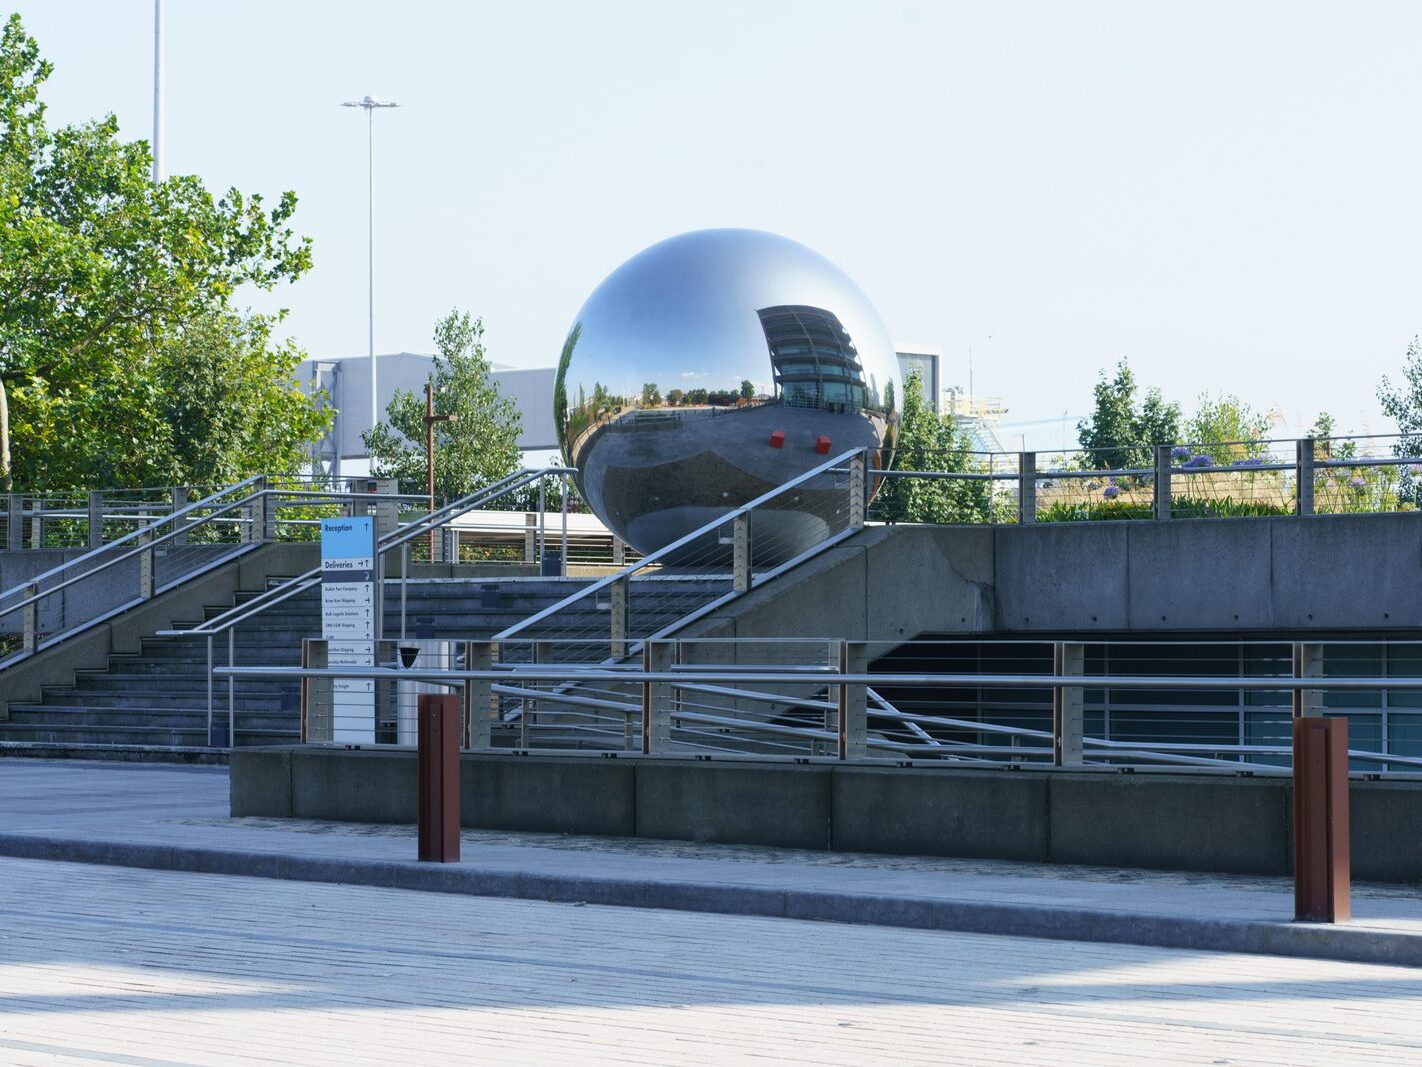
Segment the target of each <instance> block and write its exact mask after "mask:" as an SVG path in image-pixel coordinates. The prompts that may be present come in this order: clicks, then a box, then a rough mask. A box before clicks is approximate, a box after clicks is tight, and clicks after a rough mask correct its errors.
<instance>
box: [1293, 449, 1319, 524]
mask: <svg viewBox="0 0 1422 1067" xmlns="http://www.w3.org/2000/svg"><path fill="white" fill-rule="evenodd" d="M1296 445H1297V448H1298V460H1297V466H1296V467H1295V468H1294V477H1295V479H1297V490H1298V491H1297V496H1298V513H1299V514H1300V515H1312V514H1313V478H1314V473H1313V472H1314V466H1313V457H1314V440H1313V438H1312V437H1301V438H1300V439H1299V440H1298V441H1297V442H1296Z"/></svg>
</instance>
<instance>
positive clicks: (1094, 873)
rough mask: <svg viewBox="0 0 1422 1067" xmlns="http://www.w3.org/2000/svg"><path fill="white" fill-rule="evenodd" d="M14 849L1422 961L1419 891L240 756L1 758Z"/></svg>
mask: <svg viewBox="0 0 1422 1067" xmlns="http://www.w3.org/2000/svg"><path fill="white" fill-rule="evenodd" d="M0 854H4V855H10V856H16V857H21V856H23V857H30V858H48V859H63V860H70V861H79V862H86V863H107V864H115V865H119V866H132V867H150V868H160V869H169V868H170V869H176V870H189V871H208V872H213V873H224V874H250V875H260V876H264V877H273V878H286V879H296V880H305V881H326V882H343V883H350V884H360V885H376V886H387V887H396V888H407V889H424V890H437V891H443V892H453V893H469V894H477V895H484V896H502V897H518V898H525V899H543V900H560V901H579V902H590V903H602V904H617V905H623V906H637V907H655V908H672V909H680V910H692V911H708V912H725V913H738V914H748V915H770V916H783V917H796V918H807V919H824V920H834V921H842V922H858V923H873V924H879V925H885V926H901V927H914V928H926V929H942V930H960V931H973V932H979V933H998V934H1016V935H1024V936H1035V937H1049V938H1062V939H1069V940H1082V941H1114V942H1123V943H1133V944H1143V945H1159V946H1174V947H1190V948H1204V949H1216V950H1223V951H1242V952H1264V953H1271V954H1280V955H1294V956H1310V957H1316V958H1331V959H1347V960H1358V961H1369V962H1389V963H1400V964H1406V965H1410V966H1422V894H1419V892H1418V890H1417V889H1416V888H1414V887H1408V886H1380V885H1359V886H1355V889H1354V901H1353V905H1354V913H1355V916H1356V918H1355V920H1354V921H1353V922H1352V923H1349V924H1346V925H1339V926H1320V925H1314V924H1296V923H1292V922H1290V921H1289V919H1290V916H1291V913H1292V887H1291V884H1290V882H1289V881H1288V880H1287V879H1279V878H1266V877H1246V876H1224V875H1201V874H1178V873H1171V872H1155V871H1126V870H1112V869H1106V868H1088V867H1066V866H1050V865H1038V864H1018V863H1008V862H1001V861H984V860H954V859H940V858H931V857H898V856H876V855H867V854H846V853H829V852H809V851H799V850H787V849H772V848H759V847H737V846H722V845H700V844H694V843H687V842H669V841H648V840H641V839H614V838H592V837H573V836H565V835H556V834H527V833H525V834H520V833H501V832H493V831H466V832H465V833H464V834H463V854H464V860H463V862H461V863H458V864H420V863H416V862H414V860H413V858H414V854H415V840H414V828H413V827H409V826H370V825H356V824H343V823H328V822H313V821H307V820H281V819H253V818H247V819H233V818H230V817H228V816H227V772H226V769H225V768H208V767H157V766H151V765H146V766H133V765H112V764H99V763H77V762H71V761H64V762H53V763H51V762H45V761H28V760H26V761H18V760H4V761H0Z"/></svg>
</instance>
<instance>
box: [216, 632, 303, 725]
mask: <svg viewBox="0 0 1422 1067" xmlns="http://www.w3.org/2000/svg"><path fill="white" fill-rule="evenodd" d="M305 645H306V642H305V641H302V649H301V665H302V666H303V667H309V666H311V664H309V663H308V662H307V661H306V648H305ZM306 686H307V679H305V678H303V679H301V740H302V741H303V742H304V741H305V740H306ZM207 743H208V746H209V747H211V746H212V634H208V635H207Z"/></svg>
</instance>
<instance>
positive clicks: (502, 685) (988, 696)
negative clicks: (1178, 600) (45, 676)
mask: <svg viewBox="0 0 1422 1067" xmlns="http://www.w3.org/2000/svg"><path fill="white" fill-rule="evenodd" d="M1025 643H1026V644H1032V642H1025ZM1002 644H1003V645H1004V646H1006V645H1011V644H1015V642H1003V643H1002ZM1035 644H1041V642H1036V643H1035ZM1048 644H1049V645H1050V657H1049V658H1048V660H1047V661H1046V662H1045V664H1044V666H1045V669H1044V670H1003V669H993V670H988V671H964V670H961V669H957V668H952V669H945V670H923V669H897V667H896V666H895V665H893V664H886V663H880V665H879V666H880V669H878V670H874V671H870V670H867V669H865V666H866V662H867V656H868V654H869V648H868V647H867V646H865V645H864V644H862V643H858V642H840V641H824V640H816V639H801V640H797V641H794V642H786V641H781V640H767V641H765V642H750V643H748V642H745V641H737V640H727V641H720V642H718V641H710V640H702V639H698V640H695V641H686V642H681V641H674V640H670V641H653V642H647V643H646V645H645V646H644V656H643V659H642V662H641V663H638V664H630V665H621V666H619V665H610V664H597V665H592V664H583V665H577V664H568V663H558V664H532V663H521V664H497V663H492V662H490V660H489V658H488V651H489V646H488V643H486V642H485V643H471V644H470V645H469V646H467V647H466V649H465V651H464V656H463V660H464V663H465V664H466V665H469V664H473V665H474V666H473V667H472V668H470V667H468V666H466V668H465V669H455V670H429V669H417V670H406V669H402V668H400V667H399V666H392V667H386V668H335V669H314V668H280V667H271V668H269V667H236V668H218V671H217V673H218V675H219V677H228V678H234V677H235V678H240V677H249V676H250V677H267V678H270V677H284V678H300V679H304V680H306V681H307V682H315V681H318V680H323V686H322V687H316V686H308V687H306V688H307V689H308V690H309V691H310V692H312V693H317V692H319V693H320V694H321V699H322V700H324V701H326V703H325V704H324V705H323V706H322V707H321V708H319V709H316V710H314V711H313V710H310V709H308V708H307V707H303V714H304V715H307V716H313V717H315V718H318V719H320V721H322V722H324V723H342V722H344V723H346V724H347V726H349V725H350V724H351V723H357V725H358V724H359V723H358V722H357V721H358V720H360V721H365V724H366V725H367V726H370V725H371V723H370V722H369V721H368V720H370V719H371V717H372V716H377V717H378V716H379V715H380V711H379V709H378V707H374V708H373V707H372V704H371V702H370V700H369V697H366V698H365V702H364V703H360V702H359V700H357V701H355V702H354V703H351V704H350V705H348V706H343V705H342V702H341V701H342V696H341V694H342V692H343V689H342V687H338V686H335V685H332V684H326V683H330V682H331V681H333V680H335V679H347V680H350V679H367V680H370V679H373V680H376V681H377V682H380V683H391V685H390V686H389V687H388V688H389V690H390V692H392V693H393V692H395V691H396V690H397V689H398V688H399V687H402V686H403V687H406V688H408V687H411V686H420V685H428V686H435V687H437V688H441V689H450V690H456V691H458V692H460V693H462V694H463V700H464V715H465V730H466V747H468V748H472V749H500V750H514V751H524V752H528V751H542V752H559V753H571V754H576V753H584V754H601V755H606V754H608V753H618V752H625V753H641V754H646V755H684V756H693V755H700V756H704V757H707V758H749V759H754V758H778V759H785V758H794V759H838V760H858V761H867V762H878V763H885V762H887V763H899V764H909V763H911V764H914V765H926V766H983V767H999V768H1002V767H1008V768H1012V767H1017V768H1022V769H1044V770H1050V769H1062V770H1073V769H1074V770H1091V769H1096V770H1112V771H1120V770H1122V769H1132V770H1150V769H1159V770H1169V771H1173V772H1176V773H1180V772H1191V773H1196V772H1198V773H1234V774H1251V775H1269V774H1287V773H1289V771H1290V763H1291V752H1292V746H1291V734H1292V723H1293V722H1294V721H1296V720H1298V719H1300V718H1312V717H1330V718H1342V717H1346V718H1347V719H1348V720H1349V735H1350V737H1351V738H1352V739H1353V740H1352V744H1351V745H1350V748H1349V752H1348V757H1349V761H1350V763H1351V765H1352V769H1353V771H1354V772H1355V773H1359V774H1365V775H1374V776H1395V775H1401V774H1410V775H1418V774H1422V729H1419V728H1422V676H1418V675H1417V674H1416V673H1415V672H1407V673H1396V674H1388V675H1387V676H1384V677H1379V676H1378V675H1377V674H1370V673H1349V674H1320V673H1316V672H1317V671H1318V670H1319V669H1320V666H1319V665H1320V663H1321V662H1324V661H1326V662H1327V663H1329V664H1330V665H1331V669H1342V668H1345V667H1346V666H1347V665H1348V664H1350V663H1351V664H1352V665H1353V667H1354V669H1356V668H1358V667H1361V666H1362V661H1363V659H1365V658H1366V657H1364V656H1361V655H1360V654H1359V650H1360V649H1361V648H1363V646H1364V643H1362V642H1324V643H1321V644H1322V645H1323V646H1326V647H1325V648H1324V649H1323V650H1322V651H1320V648H1319V647H1318V646H1317V645H1314V644H1312V643H1307V644H1301V645H1300V647H1296V648H1293V649H1291V650H1290V654H1289V659H1288V664H1287V666H1285V667H1284V670H1283V672H1282V673H1279V674H1250V673H1240V668H1239V665H1238V664H1236V665H1235V667H1234V668H1233V669H1232V670H1227V669H1211V670H1208V671H1202V672H1201V673H1188V672H1179V671H1177V672H1175V673H1163V672H1162V673H1156V672H1151V673H1135V672H1129V671H1123V672H1121V673H1116V672H1115V671H1113V672H1112V673H1101V670H1102V665H1101V663H1100V662H1099V661H1097V662H1094V663H1091V664H1088V662H1087V659H1086V658H1085V657H1084V656H1083V655H1082V654H1081V653H1082V650H1081V649H1080V648H1079V647H1077V648H1073V647H1072V643H1070V642H1055V643H1048ZM1405 644H1406V645H1407V646H1408V647H1407V649H1406V650H1400V652H1399V655H1400V656H1401V655H1402V654H1403V651H1405V653H1406V657H1407V661H1408V662H1415V661H1416V659H1417V657H1418V654H1419V652H1422V642H1406V643H1405ZM756 646H760V647H756ZM999 651H1001V652H1003V653H1004V658H1002V659H1000V660H999V661H998V662H999V663H1002V664H1004V665H1005V664H1008V663H1010V661H1011V660H1010V656H1011V655H1015V653H1014V652H1013V650H1012V649H1010V648H1006V647H1004V648H1001V649H999ZM795 653H798V655H797V654H795ZM738 658H739V659H740V660H741V662H734V660H736V659H738ZM1039 660H1040V657H1039ZM1219 666H1220V667H1221V668H1223V667H1225V666H1226V664H1225V663H1224V661H1223V660H1221V661H1220V663H1219ZM1246 666H1247V665H1246ZM570 678H572V679H576V682H577V688H576V690H575V691H574V693H573V695H572V696H571V697H570V696H569V695H567V694H565V693H564V692H563V691H562V687H565V686H566V685H567V683H568V681H569V680H570ZM379 688H380V687H379V686H377V689H379ZM889 690H893V691H897V692H901V693H903V692H911V693H916V694H918V695H917V697H916V698H915V699H914V700H913V701H912V702H908V703H905V704H903V705H901V706H896V705H895V703H893V702H891V701H890V700H889V699H887V698H886V696H885V695H884V694H885V693H886V692H887V691H889ZM501 692H502V693H503V694H514V695H516V696H518V698H519V699H521V700H523V701H525V702H526V704H527V706H528V714H526V715H524V716H521V717H520V718H519V719H518V720H510V719H509V718H507V717H506V716H504V715H503V714H502V711H501V708H500V694H501ZM1162 694H1173V697H1174V701H1173V702H1165V701H1164V700H1163V697H1162ZM1192 696H1193V698H1194V699H1195V700H1196V704H1195V706H1193V707H1189V708H1182V707H1181V706H1180V703H1179V702H1180V701H1181V700H1183V699H1186V698H1189V697H1192ZM1389 697H1390V699H1389ZM1222 698H1228V699H1227V700H1226V699H1222ZM1240 700H1242V701H1243V703H1242V706H1243V707H1245V708H1247V709H1249V711H1248V714H1250V715H1256V716H1257V723H1256V724H1255V725H1253V726H1251V725H1249V720H1246V726H1245V727H1244V730H1245V736H1244V740H1243V741H1242V742H1241V741H1240V740H1239V739H1238V738H1236V737H1235V736H1233V730H1232V729H1231V728H1228V727H1223V728H1222V725H1223V724H1222V722H1221V718H1220V717H1221V715H1222V714H1223V713H1224V711H1223V709H1224V708H1227V707H1228V706H1229V705H1230V704H1233V703H1235V702H1237V701H1240ZM1103 701H1105V702H1106V704H1108V705H1109V703H1110V702H1112V701H1114V702H1115V703H1116V704H1117V705H1118V707H1120V708H1123V709H1124V708H1129V709H1131V710H1130V712H1129V713H1124V712H1122V713H1120V720H1119V721H1116V722H1111V721H1109V714H1110V710H1109V707H1104V706H1103ZM1389 704H1391V705H1392V708H1391V710H1390V708H1389ZM545 705H548V707H546V706H545ZM560 705H564V706H560ZM554 706H559V707H560V710H559V711H558V712H557V714H551V713H550V707H554ZM574 710H579V711H581V713H582V715H583V717H582V718H577V717H576V716H571V714H570V713H571V712H573V711H574ZM1103 713H1104V714H1103ZM1229 714H1230V715H1233V712H1232V711H1231V712H1229ZM1389 717H1390V718H1391V723H1390V726H1391V729H1388V728H1387V727H1388V725H1389V724H1388V719H1389ZM1379 720H1381V721H1382V723H1383V725H1384V729H1383V730H1382V731H1381V733H1380V732H1379V730H1378V724H1379ZM307 737H308V740H310V741H313V742H317V743H320V742H322V741H323V740H328V739H327V738H323V737H322V736H320V734H319V733H309V734H308V735H307Z"/></svg>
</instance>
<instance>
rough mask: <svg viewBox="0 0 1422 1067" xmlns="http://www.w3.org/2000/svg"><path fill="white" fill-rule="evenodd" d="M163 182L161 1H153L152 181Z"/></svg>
mask: <svg viewBox="0 0 1422 1067" xmlns="http://www.w3.org/2000/svg"><path fill="white" fill-rule="evenodd" d="M162 180H163V0H153V181H154V182H155V183H157V182H161V181H162Z"/></svg>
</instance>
